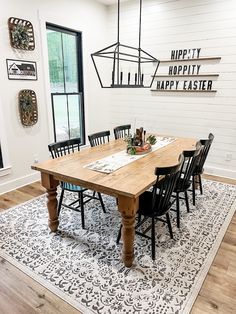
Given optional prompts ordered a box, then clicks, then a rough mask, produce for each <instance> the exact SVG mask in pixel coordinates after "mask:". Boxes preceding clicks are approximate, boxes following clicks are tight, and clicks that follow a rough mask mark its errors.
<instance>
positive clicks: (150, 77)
mask: <svg viewBox="0 0 236 314" xmlns="http://www.w3.org/2000/svg"><path fill="white" fill-rule="evenodd" d="M141 17H142V0H140V2H139V45H138V48H135V47H131V46H128V45H123V44H121V43H120V0H118V23H117V42H116V43H115V44H113V45H110V46H108V47H106V48H104V49H101V50H99V51H97V52H95V53H92V54H91V57H92V60H93V64H94V67H95V70H96V73H97V76H98V79H99V82H100V84H101V87H102V88H150V87H151V86H152V83H153V81H154V78H155V75H156V72H157V69H158V66H159V63H160V61H159V60H157V59H156V58H154V57H153V56H151V55H150V54H149V53H147V52H146V51H144V50H143V49H142V48H141ZM100 58H106V59H108V60H107V61H109V65H108V63H107V64H106V66H104V62H103V63H102V66H100V68H99V65H98V63H99V60H101V59H100ZM144 65H145V68H144ZM147 65H148V67H147ZM154 66H155V70H154V74H153V67H154ZM102 74H103V75H102ZM104 77H105V78H106V82H105V79H104Z"/></svg>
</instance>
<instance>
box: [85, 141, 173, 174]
mask: <svg viewBox="0 0 236 314" xmlns="http://www.w3.org/2000/svg"><path fill="white" fill-rule="evenodd" d="M156 140H157V141H156V144H154V145H152V150H151V151H150V152H149V153H147V154H143V155H130V154H128V153H127V152H126V150H122V151H120V152H118V153H115V154H113V155H110V156H107V157H105V158H102V159H99V160H96V161H94V162H92V163H90V164H87V165H85V166H84V167H85V168H89V169H91V170H95V171H99V172H104V173H112V172H114V171H116V170H118V169H119V168H121V167H124V166H126V165H128V164H130V163H131V162H133V161H135V160H138V159H140V158H142V157H145V156H147V155H148V154H150V153H152V152H153V151H155V150H157V149H160V148H162V147H164V146H167V145H168V144H170V143H172V142H173V141H175V138H173V137H156Z"/></svg>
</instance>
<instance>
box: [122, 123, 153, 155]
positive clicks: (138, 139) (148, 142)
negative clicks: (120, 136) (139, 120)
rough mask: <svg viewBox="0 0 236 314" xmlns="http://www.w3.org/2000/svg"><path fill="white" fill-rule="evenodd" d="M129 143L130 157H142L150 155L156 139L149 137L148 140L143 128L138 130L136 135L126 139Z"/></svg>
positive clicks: (128, 136) (128, 151)
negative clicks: (142, 155)
mask: <svg viewBox="0 0 236 314" xmlns="http://www.w3.org/2000/svg"><path fill="white" fill-rule="evenodd" d="M124 140H125V142H127V153H128V154H130V155H141V154H146V153H149V152H150V151H151V150H152V145H154V144H155V143H156V137H155V136H154V135H149V136H148V137H147V139H146V131H145V130H143V128H142V127H141V128H139V129H136V133H135V134H134V135H133V136H132V135H127V136H126V137H125V139H124Z"/></svg>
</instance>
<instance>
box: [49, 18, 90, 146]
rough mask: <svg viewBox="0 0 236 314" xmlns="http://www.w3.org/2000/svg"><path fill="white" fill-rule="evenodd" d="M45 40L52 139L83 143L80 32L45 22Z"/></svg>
mask: <svg viewBox="0 0 236 314" xmlns="http://www.w3.org/2000/svg"><path fill="white" fill-rule="evenodd" d="M47 43H48V60H49V73H50V87H51V99H52V111H53V126H54V137H55V141H56V142H58V141H62V140H66V139H70V138H75V137H80V138H81V141H82V143H84V139H85V134H84V133H85V132H84V108H83V72H82V42H81V33H79V32H74V31H70V30H67V29H64V28H61V27H58V26H54V25H50V24H47Z"/></svg>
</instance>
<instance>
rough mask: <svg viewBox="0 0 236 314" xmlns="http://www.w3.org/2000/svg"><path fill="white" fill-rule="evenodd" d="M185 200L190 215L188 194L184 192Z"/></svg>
mask: <svg viewBox="0 0 236 314" xmlns="http://www.w3.org/2000/svg"><path fill="white" fill-rule="evenodd" d="M184 198H185V203H186V207H187V212H188V213H189V201H188V192H187V191H184Z"/></svg>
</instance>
